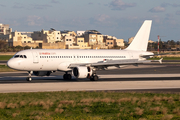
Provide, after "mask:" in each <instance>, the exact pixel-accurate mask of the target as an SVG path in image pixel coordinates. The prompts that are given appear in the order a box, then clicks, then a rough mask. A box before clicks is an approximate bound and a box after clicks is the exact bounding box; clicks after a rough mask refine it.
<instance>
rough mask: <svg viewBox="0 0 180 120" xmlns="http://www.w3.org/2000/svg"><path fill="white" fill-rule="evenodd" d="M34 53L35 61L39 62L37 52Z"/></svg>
mask: <svg viewBox="0 0 180 120" xmlns="http://www.w3.org/2000/svg"><path fill="white" fill-rule="evenodd" d="M32 54H33V63H39V59H38V54H37V52H32Z"/></svg>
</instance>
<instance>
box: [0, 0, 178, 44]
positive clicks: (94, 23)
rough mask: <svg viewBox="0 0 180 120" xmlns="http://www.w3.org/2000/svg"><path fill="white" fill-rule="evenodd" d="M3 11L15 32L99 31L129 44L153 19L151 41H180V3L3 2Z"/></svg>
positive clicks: (148, 0)
mask: <svg viewBox="0 0 180 120" xmlns="http://www.w3.org/2000/svg"><path fill="white" fill-rule="evenodd" d="M0 11H1V12H0V23H2V24H9V25H10V28H12V29H13V31H15V30H17V31H20V32H22V31H24V32H33V31H41V30H42V29H44V30H50V28H54V29H56V30H58V31H63V30H70V31H85V30H98V31H99V32H100V33H102V34H104V35H111V36H115V37H117V38H118V39H124V40H125V41H128V39H129V38H130V37H132V36H135V35H136V33H137V31H138V30H139V28H140V27H141V25H142V23H143V22H144V20H152V21H153V23H152V29H151V34H150V40H153V41H157V35H160V37H161V40H162V41H167V40H174V41H180V0H156V1H152V0H0Z"/></svg>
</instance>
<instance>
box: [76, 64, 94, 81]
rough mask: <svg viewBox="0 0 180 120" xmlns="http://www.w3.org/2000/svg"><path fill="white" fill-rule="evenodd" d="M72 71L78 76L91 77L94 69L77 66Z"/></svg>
mask: <svg viewBox="0 0 180 120" xmlns="http://www.w3.org/2000/svg"><path fill="white" fill-rule="evenodd" d="M72 72H73V75H74V76H75V77H76V78H90V76H91V75H92V69H91V68H90V67H84V66H83V67H81V66H79V67H75V68H73V70H72Z"/></svg>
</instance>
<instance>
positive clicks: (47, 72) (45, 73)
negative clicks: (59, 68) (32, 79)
mask: <svg viewBox="0 0 180 120" xmlns="http://www.w3.org/2000/svg"><path fill="white" fill-rule="evenodd" d="M33 74H34V75H36V76H49V75H50V74H51V71H33Z"/></svg>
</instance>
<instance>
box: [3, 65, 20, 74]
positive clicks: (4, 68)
mask: <svg viewBox="0 0 180 120" xmlns="http://www.w3.org/2000/svg"><path fill="white" fill-rule="evenodd" d="M14 71H17V70H13V69H11V68H9V67H8V66H7V65H0V72H14Z"/></svg>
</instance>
